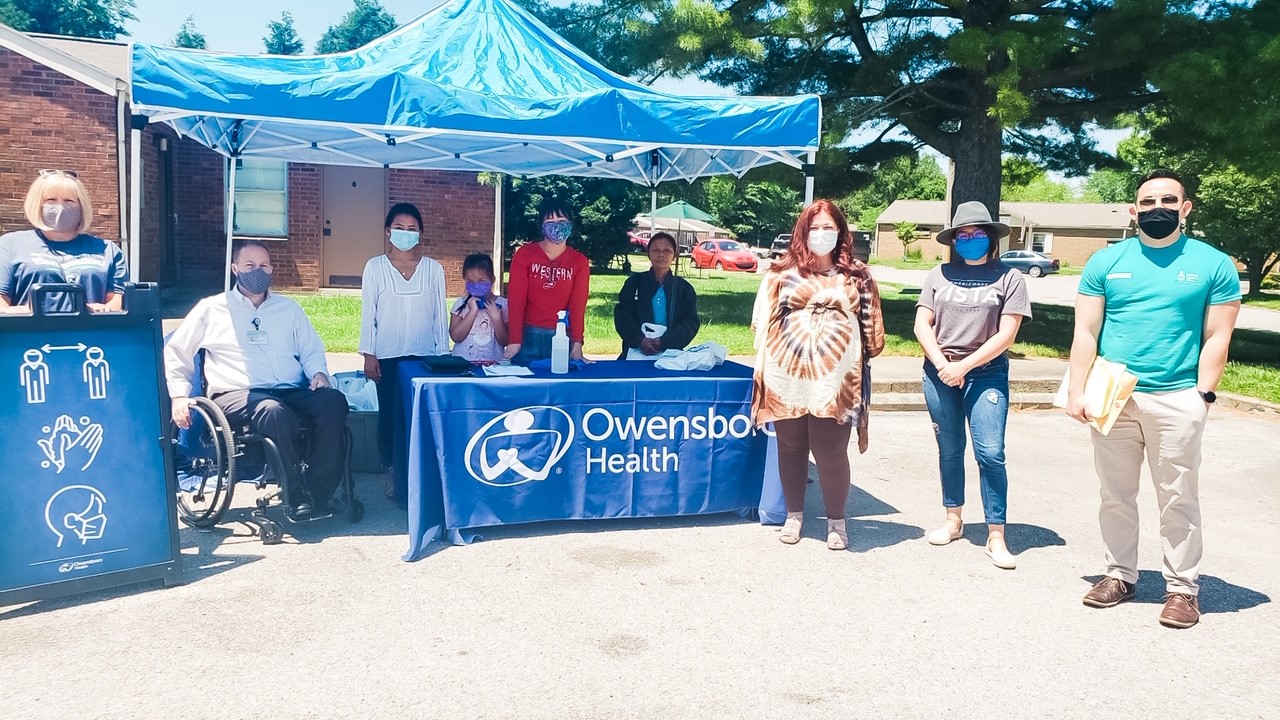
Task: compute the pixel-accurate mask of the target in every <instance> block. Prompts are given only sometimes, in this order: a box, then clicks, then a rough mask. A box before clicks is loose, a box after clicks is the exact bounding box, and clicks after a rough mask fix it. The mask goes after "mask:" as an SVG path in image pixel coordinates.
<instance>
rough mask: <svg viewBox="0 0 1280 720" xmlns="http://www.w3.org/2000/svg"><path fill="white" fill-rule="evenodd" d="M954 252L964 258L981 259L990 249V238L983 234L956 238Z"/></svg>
mask: <svg viewBox="0 0 1280 720" xmlns="http://www.w3.org/2000/svg"><path fill="white" fill-rule="evenodd" d="M955 246H956V252H957V253H959V254H960V257H962V258H964V259H965V260H982V259H983V258H985V257H986V256H987V251H988V250H990V249H991V240H990V238H988V237H987V236H985V235H977V236H974V237H968V238H956V243H955Z"/></svg>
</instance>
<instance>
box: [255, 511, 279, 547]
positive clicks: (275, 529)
mask: <svg viewBox="0 0 1280 720" xmlns="http://www.w3.org/2000/svg"><path fill="white" fill-rule="evenodd" d="M259 527H260V528H261V529H260V530H259V534H260V535H261V536H262V544H263V545H279V544H280V541H281V540H283V539H284V528H282V527H280V523H278V522H275V521H272V520H266V519H265V518H264V522H262V523H261V524H260V525H259Z"/></svg>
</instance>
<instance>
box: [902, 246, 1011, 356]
mask: <svg viewBox="0 0 1280 720" xmlns="http://www.w3.org/2000/svg"><path fill="white" fill-rule="evenodd" d="M916 307H925V308H929V309H930V310H932V311H933V332H934V333H935V334H936V335H937V336H938V346H939V347H941V348H942V354H943V355H946V356H947V359H949V360H959V359H961V358H964V357H967V356H969V355H971V354H973V352H974V351H975V350H977V349H978V348H979V347H982V344H983V343H984V342H986V341H987V340H988V339H990V338H991V336H992V335H995V334H996V333H997V332H999V330H1000V316H1001V315H1022V316H1023V317H1025V318H1027V319H1028V320H1030V319H1031V300H1030V299H1029V298H1028V297H1027V283H1026V281H1025V280H1023V279H1022V273H1020V272H1018V271H1017V270H1015V269H1013V268H1011V267H1009V266H1008V265H1005V264H1004V263H1002V262H1000V261H998V260H997V261H992V262H988V263H986V264H984V265H967V264H965V265H952V264H951V263H943V264H941V265H939V266H937V267H935V268H934V269H932V270H930V271H929V275H928V277H926V278H925V279H924V286H923V287H922V288H920V301H919V302H917V303H916Z"/></svg>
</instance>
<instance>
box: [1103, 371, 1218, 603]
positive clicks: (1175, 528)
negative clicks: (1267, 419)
mask: <svg viewBox="0 0 1280 720" xmlns="http://www.w3.org/2000/svg"><path fill="white" fill-rule="evenodd" d="M1207 415H1208V408H1207V407H1206V406H1205V403H1204V400H1202V399H1201V398H1200V394H1199V393H1198V392H1196V389H1195V388H1188V389H1186V390H1177V391H1174V392H1167V393H1141V392H1135V393H1134V394H1133V397H1132V398H1130V399H1129V403H1128V404H1127V405H1126V406H1125V408H1124V411H1123V412H1122V413H1121V414H1120V417H1119V418H1117V420H1116V423H1115V426H1114V427H1112V428H1111V434H1109V435H1106V436H1104V435H1102V434H1101V433H1099V432H1098V431H1097V430H1094V431H1093V464H1094V467H1096V468H1097V471H1098V480H1099V483H1100V485H1101V495H1102V506H1101V507H1100V508H1099V510H1098V524H1099V525H1100V526H1101V527H1102V542H1103V544H1105V545H1106V560H1107V575H1108V576H1109V577H1115V578H1120V579H1121V580H1124V581H1125V582H1127V583H1134V582H1137V580H1138V502H1137V499H1138V478H1139V475H1140V473H1141V470H1142V458H1143V454H1144V453H1145V454H1146V459H1147V465H1148V466H1149V467H1150V469H1151V479H1152V482H1153V484H1154V485H1155V489H1156V504H1157V506H1158V507H1159V510H1160V541H1161V547H1162V549H1163V553H1164V579H1165V586H1166V588H1167V590H1168V591H1169V592H1180V593H1187V594H1190V595H1196V594H1198V593H1199V590H1200V585H1199V582H1198V579H1199V577H1200V556H1201V554H1202V552H1203V550H1204V539H1203V537H1202V536H1201V527H1200V497H1199V493H1200V489H1199V480H1200V441H1201V438H1202V437H1203V435H1204V422H1205V418H1206V416H1207Z"/></svg>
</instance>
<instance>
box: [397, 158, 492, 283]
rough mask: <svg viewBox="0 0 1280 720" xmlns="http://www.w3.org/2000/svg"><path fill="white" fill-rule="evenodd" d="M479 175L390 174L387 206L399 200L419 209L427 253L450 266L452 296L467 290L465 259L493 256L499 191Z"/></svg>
mask: <svg viewBox="0 0 1280 720" xmlns="http://www.w3.org/2000/svg"><path fill="white" fill-rule="evenodd" d="M477 177H478V176H477V175H476V174H475V173H464V172H443V171H437V170H398V169H393V170H388V171H387V207H390V206H391V205H394V204H395V203H398V202H408V203H413V204H414V205H416V206H417V207H418V210H419V211H420V212H421V213H422V224H423V225H424V226H425V227H423V229H422V236H423V242H424V245H425V246H426V252H427V254H428V255H430V256H431V257H432V258H433V259H435V261H436V262H438V263H440V264H441V265H442V266H444V277H445V282H446V285H447V287H446V290H445V292H446V293H447V294H448V296H449V297H456V296H458V295H461V294H462V293H463V292H464V288H463V285H462V260H463V258H465V257H466V256H467V255H470V254H471V253H476V252H482V253H487V254H489V255H492V254H493V204H494V199H495V198H494V190H493V188H491V187H489V186H486V185H481V184H480V183H479V181H478V180H477ZM495 261H496V258H495Z"/></svg>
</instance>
